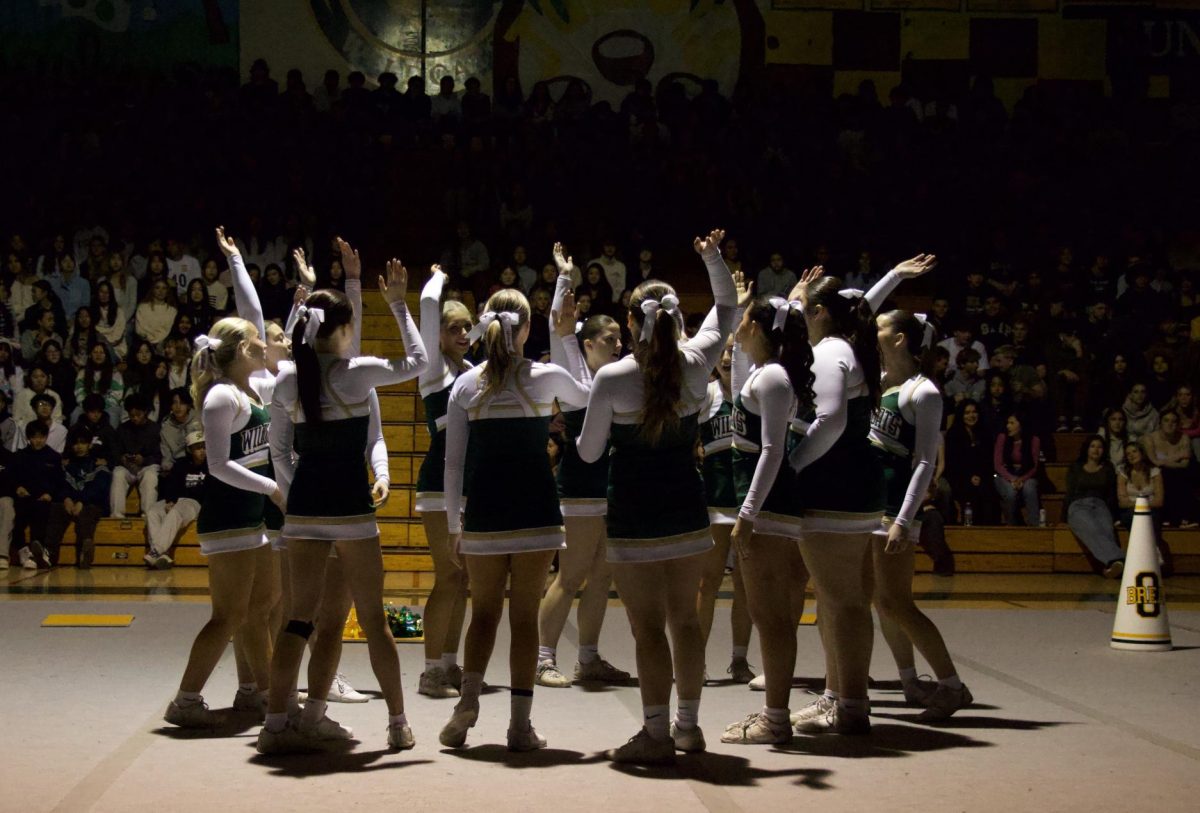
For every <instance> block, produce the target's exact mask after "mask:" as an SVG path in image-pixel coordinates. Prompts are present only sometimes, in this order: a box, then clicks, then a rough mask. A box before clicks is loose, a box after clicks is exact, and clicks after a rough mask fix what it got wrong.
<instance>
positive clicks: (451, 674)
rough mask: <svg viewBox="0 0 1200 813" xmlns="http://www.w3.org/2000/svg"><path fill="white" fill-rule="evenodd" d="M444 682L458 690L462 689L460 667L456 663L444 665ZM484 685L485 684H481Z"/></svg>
mask: <svg viewBox="0 0 1200 813" xmlns="http://www.w3.org/2000/svg"><path fill="white" fill-rule="evenodd" d="M446 682H447V683H449V684H450V685H451V686H453V687H454V688H455V689H457V690H458V691H460V692H461V691H462V667H461V666H459V665H458V664H457V663H456V664H454V665H453V666H447V667H446ZM483 685H484V686H486V685H487V684H486V683H485V684H483Z"/></svg>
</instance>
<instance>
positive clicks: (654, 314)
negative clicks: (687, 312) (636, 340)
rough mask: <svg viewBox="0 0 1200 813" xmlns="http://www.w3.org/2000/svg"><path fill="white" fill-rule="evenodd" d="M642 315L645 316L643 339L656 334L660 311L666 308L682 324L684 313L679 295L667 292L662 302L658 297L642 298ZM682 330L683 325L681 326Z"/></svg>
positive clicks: (646, 340) (647, 339)
mask: <svg viewBox="0 0 1200 813" xmlns="http://www.w3.org/2000/svg"><path fill="white" fill-rule="evenodd" d="M641 307H642V315H643V316H644V317H645V318H644V319H643V320H642V341H644V342H648V341H650V337H651V336H653V335H654V325H655V323H656V322H657V321H658V312H659V311H660V310H665V311H666V312H667V313H668V314H669V315H670V317H671V318H672V319H674V320H675V322H676V323H677V324H680V325H682V322H683V315H682V314H681V313H680V312H679V297H677V296H675V294H667V295H666V296H664V297H663V298H662V301H661V302H660V301H659V300H657V299H643V300H642V306H641ZM680 329H681V330H682V326H681V327H680Z"/></svg>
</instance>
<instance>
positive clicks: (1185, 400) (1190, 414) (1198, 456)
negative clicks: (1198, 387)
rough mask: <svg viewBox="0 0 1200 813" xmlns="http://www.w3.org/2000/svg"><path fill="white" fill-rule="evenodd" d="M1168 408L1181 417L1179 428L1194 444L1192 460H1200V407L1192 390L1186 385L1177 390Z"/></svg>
mask: <svg viewBox="0 0 1200 813" xmlns="http://www.w3.org/2000/svg"><path fill="white" fill-rule="evenodd" d="M1168 408H1169V409H1171V410H1173V411H1174V412H1175V414H1177V415H1178V416H1179V428H1180V429H1181V430H1182V431H1183V434H1185V435H1187V436H1188V439H1189V440H1190V441H1191V442H1192V459H1193V460H1200V406H1197V404H1196V396H1195V394H1194V393H1193V392H1192V388H1191V387H1189V386H1188V385H1187V384H1184V385H1182V386H1181V387H1179V388H1178V389H1176V390H1175V398H1174V399H1172V401H1171V403H1170V404H1168Z"/></svg>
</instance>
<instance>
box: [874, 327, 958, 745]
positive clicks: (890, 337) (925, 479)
mask: <svg viewBox="0 0 1200 813" xmlns="http://www.w3.org/2000/svg"><path fill="white" fill-rule="evenodd" d="M876 324H877V325H878V327H879V331H878V336H879V348H880V350H881V351H882V355H883V369H884V378H883V396H882V398H881V400H880V404H879V408H878V409H877V410H875V415H874V417H873V418H872V420H871V435H870V437H871V445H872V446H873V447H874V448H875V451H876V454H877V456H878V457H879V460H880V463H881V464H882V466H883V475H884V483H885V484H886V486H887V503H886V507H885V509H884V518H883V525H882V526H881V528H880V529H879V530H877V531H876V532H875V538H874V540H873V541H872V544H871V558H872V565H873V568H872V573H873V576H874V596H873V600H874V603H875V609H876V610H877V611H878V612H879V625H880V627H881V628H882V630H883V633H884V638H885V640H886V641H887V643H888V647H889V648H890V649H891V651H892V655H893V657H894V658H895V660H896V665H897V667H898V668H899V669H900V680H901V685H902V686H903V687H904V696H905V699H906V700H908V701H909V702H910V703H912V704H914V705H923V706H925V707H926V708H925V710H924V711H923V712H921V714H920V716H919V717H918V718H917V719H918V720H921V721H923V722H929V721H937V720H945V719H946V718H948V717H949V716H950V715H952V714H954V712H956V711H958V710H959V709H961V708H963V707H965V706H967V705H970V703H971V702H972V700H973V698H972V697H971V692H970V690H969V689H967V687H966V686H965V685H964V684H963V682H962V681H961V680H960V679H959V677H958V674H957V672H956V671H955V669H954V662H953V661H952V660H951V659H950V653H949V652H948V651H947V649H946V644H945V642H944V641H943V640H942V635H941V633H940V632H938V628H937V627H936V626H934V623H933V622H932V621H930V620H929V617H928V616H926V615H925V614H924V613H922V612H921V611H920V610H919V609H918V608H917V605H916V604H915V603H914V602H913V597H912V574H913V543H914V542H916V541H917V539H918V538H919V536H920V532H921V523H920V522H919V521H918V520H917V519H916V515H917V510H918V509H919V508H920V506H921V503H922V502H923V501H924V498H925V494H926V492H928V490H929V484H930V482H932V480H933V472H934V468H935V465H936V463H937V450H938V442H939V441H940V440H941V425H942V393H941V391H940V390H939V389H938V388H937V385H935V384H934V383H933V382H932V381H930V380H929V379H928V378H926V377H925V376H924V375H922V374H921V372H920V363H919V357H920V356H921V354H922V352H923V348H924V347H925V346H927V345H932V343H933V342H932V339H933V337H932V335H929V336H927V331H930V330H931V328H930V326H928V325H926V324H925V323H923V322H922V321H921V319H920V318H919V317H917V316H914V315H912V314H910V313H907V312H905V311H901V310H894V311H889V312H887V313H884V314H882V315H880V316H879V317H878V318H877V320H876ZM927 338H928V339H929V341H928V342H926V339H927ZM914 643H915V644H916V647H917V649H918V650H920V652H921V655H922V656H924V658H925V660H927V661H928V662H929V664H930V666H931V667H932V668H933V671H934V674H935V675H936V676H937V679H938V682H937V685H936V688H934V690H933V692H932V693H929V692H928V691H927V690H926V689H925V687H924V686H922V685H921V684H920V683H919V682H918V680H917V670H916V668H915V662H914V660H913V644H914Z"/></svg>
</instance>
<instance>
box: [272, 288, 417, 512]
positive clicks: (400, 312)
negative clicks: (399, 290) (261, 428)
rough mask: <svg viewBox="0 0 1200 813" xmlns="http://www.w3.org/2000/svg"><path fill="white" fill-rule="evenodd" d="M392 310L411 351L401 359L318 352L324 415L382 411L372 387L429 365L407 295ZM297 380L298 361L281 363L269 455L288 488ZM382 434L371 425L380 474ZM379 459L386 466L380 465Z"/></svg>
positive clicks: (297, 416) (297, 418)
mask: <svg viewBox="0 0 1200 813" xmlns="http://www.w3.org/2000/svg"><path fill="white" fill-rule="evenodd" d="M391 310H392V315H393V316H394V317H395V318H396V323H397V324H398V325H399V326H400V336H401V338H402V339H403V340H404V348H405V351H406V352H407V353H408V355H407V356H405V357H404V358H402V359H381V358H375V357H374V356H356V357H353V358H340V357H338V356H333V355H319V356H318V359H319V361H320V363H321V373H322V375H321V380H322V384H321V417H322V419H323V420H327V421H333V420H339V419H344V418H351V417H361V416H363V415H368V416H369V415H371V412H372V409H373V410H374V411H375V414H376V415H378V412H379V402H378V399H377V397H375V393H374V392H373V390H374V389H375V388H376V387H387V386H391V385H393V384H400V383H402V382H404V381H408V380H410V379H413V378H416V377H418V376H419V375H420V374H421V372H422V371H424V370H425V368H426V366H427V365H428V361H427V357H426V354H425V345H424V343H423V342H422V341H421V335H420V333H419V332H418V331H417V325H416V323H415V322H414V321H413V318H412V314H410V313H409V312H408V308H407V307H406V306H405V304H404V301H403V300H400V301H398V302H394V303H392V305H391ZM298 383H299V382H298V381H297V376H296V367H295V365H294V364H281V365H280V367H279V375H278V376H277V377H276V378H275V391H274V397H273V398H272V400H271V459H272V461H273V462H274V464H275V470H276V476H277V477H278V478H279V479H280V481H281V482H282V483H284V484H286V485H287V486H289V487H290V485H291V482H292V477H293V476H294V475H295V456H294V451H295V450H294V447H293V436H294V434H295V430H294V425H295V424H297V423H304V421H305V417H304V410H303V409H302V408H301V406H300V393H299V387H298ZM382 436H383V430H382V426H380V427H379V428H378V430H377V429H376V428H375V427H374V425H372V428H371V429H369V430H368V436H367V443H368V448H369V450H370V451H369V455H370V457H369V459H370V460H371V465H372V469H373V470H374V471H375V476H376V477H377V478H379V477H380V476H381V473H382V475H383V476H385V477H386V476H387V475H386V472H387V466H386V464H387V449H386V447H382V440H381V439H382ZM381 447H382V448H381ZM380 461H382V468H381V467H378V466H377V464H378V463H380ZM281 487H282V486H281ZM285 493H286V489H285Z"/></svg>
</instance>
